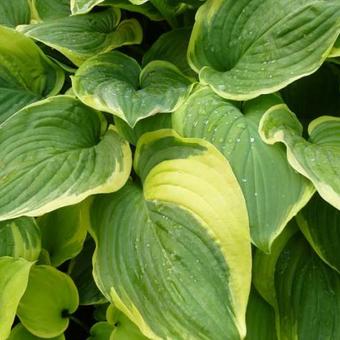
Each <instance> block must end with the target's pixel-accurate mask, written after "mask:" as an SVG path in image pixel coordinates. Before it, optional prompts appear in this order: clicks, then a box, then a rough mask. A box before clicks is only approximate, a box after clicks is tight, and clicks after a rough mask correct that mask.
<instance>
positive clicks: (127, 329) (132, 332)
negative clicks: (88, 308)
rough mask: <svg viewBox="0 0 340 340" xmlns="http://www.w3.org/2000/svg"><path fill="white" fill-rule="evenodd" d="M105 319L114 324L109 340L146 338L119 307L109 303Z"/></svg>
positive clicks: (138, 339)
mask: <svg viewBox="0 0 340 340" xmlns="http://www.w3.org/2000/svg"><path fill="white" fill-rule="evenodd" d="M106 317H107V321H108V323H109V324H111V325H112V326H114V329H113V332H112V334H111V338H110V340H146V339H148V338H146V337H145V336H144V335H143V334H142V333H141V331H140V330H139V328H138V327H137V326H136V325H135V324H134V323H133V322H132V321H131V320H130V319H129V318H128V317H127V316H126V315H124V313H122V312H121V311H120V310H119V309H117V308H116V307H114V305H110V306H109V308H108V309H107V312H106Z"/></svg>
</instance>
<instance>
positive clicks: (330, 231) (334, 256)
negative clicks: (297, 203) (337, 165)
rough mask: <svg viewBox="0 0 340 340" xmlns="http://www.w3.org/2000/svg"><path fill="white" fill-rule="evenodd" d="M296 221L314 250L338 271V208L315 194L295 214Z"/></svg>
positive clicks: (339, 217) (339, 239) (339, 258)
mask: <svg viewBox="0 0 340 340" xmlns="http://www.w3.org/2000/svg"><path fill="white" fill-rule="evenodd" d="M297 222H298V224H299V227H300V229H301V230H302V232H303V234H304V235H305V237H306V238H307V240H308V241H309V243H310V245H311V246H312V247H313V249H314V250H315V252H316V253H317V254H318V255H319V256H320V257H321V259H322V260H324V261H325V262H326V263H327V264H329V265H330V266H331V267H332V268H334V269H335V270H337V271H338V272H339V273H340V253H339V244H340V210H337V209H335V208H334V207H333V206H331V205H330V204H328V203H327V202H325V201H324V200H323V199H322V198H321V197H320V196H319V195H317V194H316V195H315V196H314V197H313V198H312V199H311V201H310V202H309V203H308V204H307V206H306V207H305V208H304V209H303V210H302V211H301V212H300V213H299V214H298V215H297Z"/></svg>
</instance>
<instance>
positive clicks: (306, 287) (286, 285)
mask: <svg viewBox="0 0 340 340" xmlns="http://www.w3.org/2000/svg"><path fill="white" fill-rule="evenodd" d="M275 287H276V293H277V294H276V296H277V299H278V310H279V317H280V339H282V340H291V339H311V340H314V339H315V340H317V339H337V337H338V335H339V334H340V276H339V274H338V273H337V272H336V271H334V270H333V269H331V268H330V267H329V266H327V265H326V264H325V263H324V262H323V261H321V260H320V258H319V257H318V256H317V254H315V253H314V252H313V250H312V248H311V247H310V246H309V245H308V243H307V241H306V240H305V239H304V238H303V237H302V235H301V234H300V233H298V234H296V235H295V236H294V237H293V238H292V239H291V240H290V241H289V242H288V243H287V245H286V247H285V248H284V249H283V251H282V253H281V255H280V257H279V259H278V261H277V264H276V272H275Z"/></svg>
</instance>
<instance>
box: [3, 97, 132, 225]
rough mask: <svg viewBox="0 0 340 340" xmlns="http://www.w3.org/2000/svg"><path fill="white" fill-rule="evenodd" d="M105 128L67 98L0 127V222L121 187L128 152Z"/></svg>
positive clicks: (100, 119)
mask: <svg viewBox="0 0 340 340" xmlns="http://www.w3.org/2000/svg"><path fill="white" fill-rule="evenodd" d="M105 129H106V122H104V120H103V117H102V116H101V115H100V113H99V112H97V111H94V110H92V109H90V108H89V107H86V106H85V105H83V104H82V103H80V102H79V101H77V100H76V99H74V98H72V97H68V96H59V97H52V98H49V99H46V100H44V101H41V102H38V103H35V104H32V105H30V106H27V107H26V108H24V109H22V110H21V111H19V112H17V113H16V114H15V115H13V116H12V117H11V118H10V119H8V120H6V121H5V122H4V123H3V124H2V125H0V145H1V149H0V197H1V199H0V221H1V220H7V219H11V218H15V217H19V216H22V215H26V216H39V215H42V214H44V213H47V212H49V211H52V210H55V209H57V208H60V207H64V206H67V205H72V204H76V203H78V202H80V201H82V200H83V199H84V198H86V197H87V196H89V195H92V194H95V193H100V192H113V191H115V190H118V189H119V188H120V187H122V186H123V185H124V183H125V182H126V180H127V178H128V177H129V174H130V169H131V152H130V148H129V145H128V143H127V142H126V141H124V140H122V138H121V137H120V136H119V135H118V134H117V133H116V131H115V130H114V129H113V127H112V126H111V127H109V129H108V130H107V131H106V132H105Z"/></svg>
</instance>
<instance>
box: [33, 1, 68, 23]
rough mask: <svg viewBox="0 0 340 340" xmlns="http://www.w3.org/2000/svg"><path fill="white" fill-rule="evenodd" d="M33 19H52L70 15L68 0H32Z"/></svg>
mask: <svg viewBox="0 0 340 340" xmlns="http://www.w3.org/2000/svg"><path fill="white" fill-rule="evenodd" d="M32 6H33V12H34V15H35V19H37V20H40V21H46V20H51V19H52V20H53V19H58V18H63V17H67V16H69V15H71V10H70V1H69V0H32Z"/></svg>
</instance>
